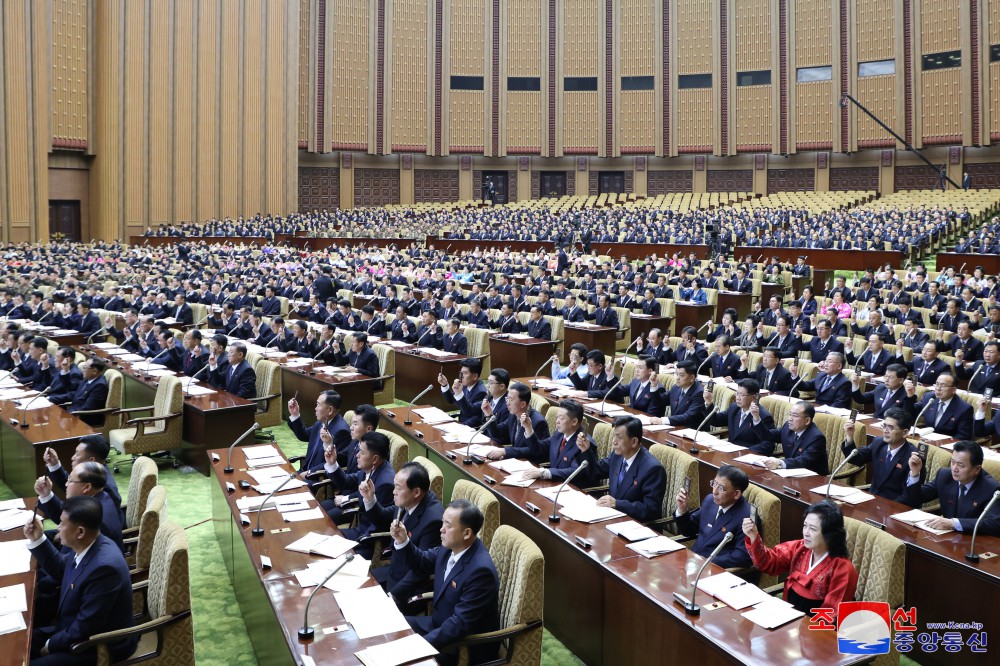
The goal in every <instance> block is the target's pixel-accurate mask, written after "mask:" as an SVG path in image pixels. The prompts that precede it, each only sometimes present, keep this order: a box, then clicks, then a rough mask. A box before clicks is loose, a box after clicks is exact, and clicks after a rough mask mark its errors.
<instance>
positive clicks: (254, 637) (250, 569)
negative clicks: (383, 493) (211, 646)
mask: <svg viewBox="0 0 1000 666" xmlns="http://www.w3.org/2000/svg"><path fill="white" fill-rule="evenodd" d="M206 453H207V457H206V460H207V461H208V463H209V465H210V467H211V476H212V477H213V478H212V482H211V492H212V522H213V527H214V530H215V537H216V540H217V541H218V544H219V549H220V550H221V551H222V559H223V561H224V562H225V566H226V574H227V575H228V577H229V582H230V583H231V584H232V586H233V592H234V593H235V596H236V600H237V602H238V603H239V606H240V611H241V612H242V615H243V620H244V623H245V624H246V629H247V634H248V635H249V636H250V642H251V643H252V644H253V648H254V652H255V654H256V655H257V662H258V663H260V664H267V665H268V666H271V665H272V664H275V665H276V664H293V663H294V664H302V663H305V662H304V660H303V658H302V655H307V656H309V657H311V658H312V659H313V662H314V663H315V664H320V665H324V664H336V665H347V664H350V665H351V666H354V665H355V664H357V663H359V662H358V659H357V657H355V656H354V653H355V652H357V651H358V650H362V649H364V648H367V647H371V646H373V645H379V644H382V643H386V642H388V641H391V640H395V639H397V638H402V637H404V636H406V635H407V634H409V633H410V632H397V633H393V634H385V635H383V636H378V637H375V638H368V639H360V638H359V637H358V635H357V634H356V633H355V632H354V629H353V628H350V627H348V628H346V629H345V630H341V629H340V627H342V626H343V625H345V621H344V616H343V613H342V612H341V610H340V608H339V606H338V605H337V601H336V599H335V598H334V595H333V593H332V592H330V591H328V590H322V591H320V592H318V593H317V594H316V596H315V598H314V599H313V601H312V605H311V606H310V609H309V618H310V625H311V626H312V627H313V628H314V629H315V637H314V638H313V639H311V640H308V641H301V640H299V637H298V629H299V627H301V626H302V622H303V616H304V611H305V606H306V601H307V600H308V598H309V594H310V593H311V592H312V591H313V588H302V587H301V586H300V585H299V584H298V582H297V581H296V579H295V576H294V572H296V571H300V570H302V569H305V568H306V567H307V566H308V565H309V563H310V562H313V561H315V559H316V558H315V557H314V556H312V555H307V554H304V553H299V552H295V551H290V550H286V549H285V546H287V545H288V544H290V543H292V542H294V541H297V540H299V539H301V538H302V537H304V536H306V535H307V534H309V533H310V532H317V533H320V534H324V535H333V534H339V531H338V529H337V527H336V525H334V524H333V522H332V521H331V520H330V518H329V517H328V516H326V515H325V514H324V515H323V517H322V518H318V519H316V520H303V521H298V522H289V523H286V522H285V521H284V520H283V519H282V517H281V514H280V513H279V512H278V511H277V510H269V511H263V512H262V513H261V514H260V524H261V527H262V528H263V529H264V530H265V532H264V534H263V535H262V536H259V537H254V536H253V535H252V534H251V530H252V528H253V527H254V526H255V525H256V520H257V514H256V513H250V514H248V515H249V517H250V519H251V521H252V522H251V524H250V525H244V524H243V523H242V521H241V518H240V510H239V508H238V507H237V504H236V502H237V500H239V499H240V498H241V497H246V496H252V497H259V496H260V495H259V494H258V493H257V492H256V491H254V490H243V489H241V488H240V487H239V482H240V481H241V480H245V481H249V482H250V483H251V484H252V483H254V481H253V479H252V478H251V477H250V476H249V475H248V474H247V473H246V468H247V464H246V457H245V456H244V454H243V451H242V450H241V449H240V448H238V447H237V448H235V449H234V450H233V453H232V463H233V467H234V471H233V473H231V474H226V473H225V472H224V467H225V466H226V461H227V456H226V449H215V450H210V451H207V452H206ZM213 454H214V456H218V458H219V460H217V461H215V460H213ZM283 467H284V468H285V469H286V470H288V471H289V472H292V471H293V468H292V466H291V465H290V464H288V463H287V461H286V462H285V464H284V465H283ZM227 482H228V483H231V484H233V486H235V489H234V491H233V492H228V491H227V486H226V483H227ZM276 497H280V494H279V495H276ZM310 504H311V505H313V506H315V505H316V502H315V500H312V501H311V502H310ZM261 556H265V557H268V558H270V562H271V566H270V567H268V568H264V567H263V566H262V561H261ZM375 584H377V583H375V582H374V579H369V581H368V583H367V585H375ZM428 663H434V662H428Z"/></svg>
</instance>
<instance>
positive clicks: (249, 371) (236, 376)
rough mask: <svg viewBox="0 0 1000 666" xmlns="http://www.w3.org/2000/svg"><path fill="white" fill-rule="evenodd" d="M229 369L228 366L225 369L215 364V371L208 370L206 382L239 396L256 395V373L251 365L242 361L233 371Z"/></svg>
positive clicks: (249, 396) (252, 396) (251, 396)
mask: <svg viewBox="0 0 1000 666" xmlns="http://www.w3.org/2000/svg"><path fill="white" fill-rule="evenodd" d="M229 371H230V368H229V366H226V368H225V369H223V368H222V366H217V367H216V370H215V372H212V371H211V370H209V371H208V383H209V384H211V385H212V386H214V387H215V388H217V389H222V390H223V391H227V392H229V393H232V394H233V395H238V396H240V397H241V398H248V399H249V398H255V397H257V373H256V372H254V370H253V366H251V365H250V364H249V363H247V362H246V361H243V362H242V363H240V364H239V366H237V367H236V371H235V372H233V373H230V372H229Z"/></svg>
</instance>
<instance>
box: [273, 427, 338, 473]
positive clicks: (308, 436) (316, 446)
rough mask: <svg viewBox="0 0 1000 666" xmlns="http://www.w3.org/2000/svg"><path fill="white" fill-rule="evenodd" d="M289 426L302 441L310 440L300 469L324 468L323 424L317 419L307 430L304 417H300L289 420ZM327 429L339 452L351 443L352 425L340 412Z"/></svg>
mask: <svg viewBox="0 0 1000 666" xmlns="http://www.w3.org/2000/svg"><path fill="white" fill-rule="evenodd" d="M288 427H289V428H291V429H292V432H293V433H295V436H296V437H298V438H299V441H300V442H308V444H307V445H306V454H305V457H304V458H303V459H302V460H301V461H299V471H300V472H311V471H314V470H317V469H323V462H324V460H323V442H322V440H320V438H319V431H320V428H322V427H323V424H322V423H321V422H319V421H317V422H316V423H314V424H312V425H311V426H309V429H308V430H307V429H306V426H305V424H304V423H303V422H302V419H301V418H298V419H295V420H294V421H289V422H288ZM326 429H327V430H329V431H330V434H331V435H332V436H333V445H334V446H335V447H336V449H337V452H338V453H339V452H340V451H343V450H344V449H346V448H347V445H348V444H350V443H351V427H350V426H349V425H348V424H347V421H345V420H344V417H343V416H341V415H340V414H337V417H336V418H334V419H332V420H331V421H330V422H329V423H328V424H327V427H326Z"/></svg>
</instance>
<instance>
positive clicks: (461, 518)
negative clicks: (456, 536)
mask: <svg viewBox="0 0 1000 666" xmlns="http://www.w3.org/2000/svg"><path fill="white" fill-rule="evenodd" d="M448 508H449V509H455V510H457V511H458V522H459V524H461V526H462V527H467V528H469V529H470V530H472V533H473V534H479V530H481V529H483V523H484V522H485V519H484V518H483V512H482V511H480V510H479V507H478V506H476V505H475V504H473V503H472V502H470V501H469V500H467V499H456V500H452V501H451V502H449V503H448Z"/></svg>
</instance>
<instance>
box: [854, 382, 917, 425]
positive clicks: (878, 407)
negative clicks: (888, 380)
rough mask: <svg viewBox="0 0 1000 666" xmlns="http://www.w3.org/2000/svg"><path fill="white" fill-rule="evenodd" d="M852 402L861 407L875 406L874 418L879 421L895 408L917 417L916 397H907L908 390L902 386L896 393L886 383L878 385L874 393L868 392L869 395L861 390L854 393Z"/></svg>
mask: <svg viewBox="0 0 1000 666" xmlns="http://www.w3.org/2000/svg"><path fill="white" fill-rule="evenodd" d="M851 400H853V401H854V402H856V403H858V404H859V405H871V404H874V405H875V414H874V416H875V418H877V419H880V418H882V417H883V416H885V412H886V410H889V409H892V408H893V407H897V408H899V409H903V410H905V411H906V412H908V413H909V414H910V416H911V417H913V416H916V415H917V413H916V411H915V409H914V406H915V404H916V401H917V399H916V397H910V396H908V395H906V389H905V388H903V387H902V386H900V387H899V388H897V389H896V390H895V391H892V390H890V389H889V387H888V386H886V385H885V384H884V383H882V384H877V385H876V386H875V390H874V391H868V392H867V393H862V392H861V390H860V389H859V390H857V391H852V392H851Z"/></svg>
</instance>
